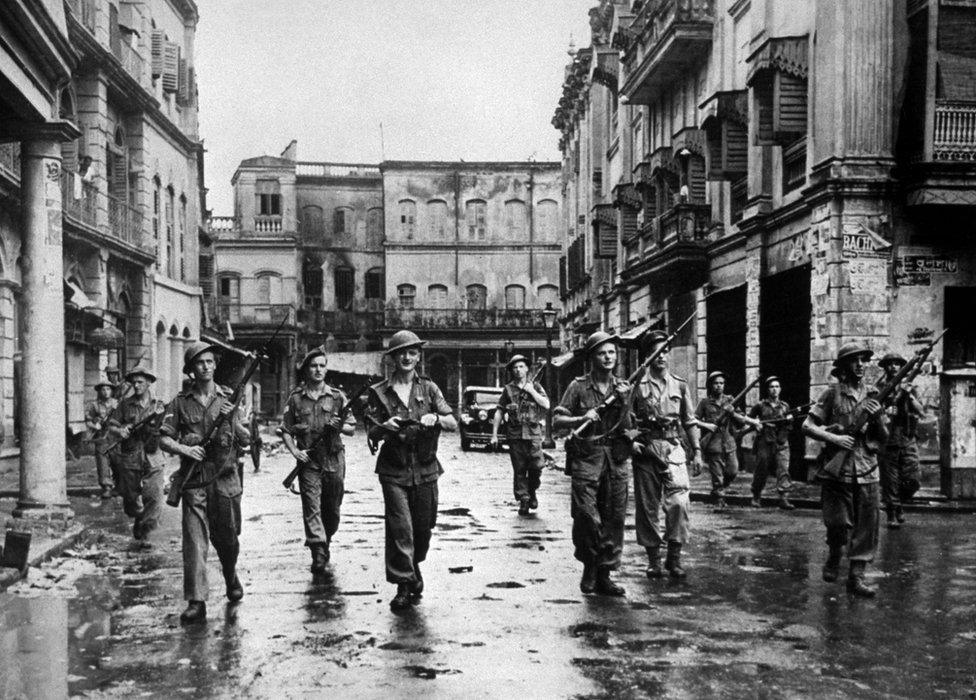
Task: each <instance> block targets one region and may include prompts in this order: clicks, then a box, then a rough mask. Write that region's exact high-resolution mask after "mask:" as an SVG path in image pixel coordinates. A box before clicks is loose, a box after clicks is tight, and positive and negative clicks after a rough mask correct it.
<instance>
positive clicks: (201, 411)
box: [160, 341, 249, 623]
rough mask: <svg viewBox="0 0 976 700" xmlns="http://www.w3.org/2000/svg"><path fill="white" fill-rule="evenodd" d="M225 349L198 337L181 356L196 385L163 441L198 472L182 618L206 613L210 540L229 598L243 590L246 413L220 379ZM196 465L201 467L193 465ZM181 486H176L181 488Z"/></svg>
mask: <svg viewBox="0 0 976 700" xmlns="http://www.w3.org/2000/svg"><path fill="white" fill-rule="evenodd" d="M219 352H220V348H219V347H218V346H215V345H211V344H209V343H206V342H202V341H196V342H194V343H192V344H191V345H190V347H188V348H187V349H186V351H185V352H184V353H183V372H184V374H187V375H190V376H191V377H192V379H193V384H192V386H191V387H190V388H189V389H188V390H184V391H182V392H180V393H179V394H178V395H177V396H176V398H174V399H173V401H172V402H171V403H170V404H169V406H168V407H167V409H166V416H165V418H164V419H163V426H162V438H161V440H160V444H161V446H162V447H163V449H164V450H166V451H167V452H171V453H173V454H176V455H179V456H180V458H181V469H182V470H183V471H184V473H188V472H189V471H190V470H191V469H192V476H191V477H190V478H189V479H188V480H187V481H186V482H185V483H183V484H182V487H183V489H184V490H183V493H182V499H181V500H182V520H183V598H184V599H185V600H186V601H187V607H186V610H184V611H183V613H182V614H181V615H180V621H181V622H184V623H190V622H198V621H200V620H203V619H204V618H205V617H206V616H207V605H206V600H207V598H208V597H209V594H210V587H209V584H208V583H207V551H208V549H209V545H208V540H209V542H210V543H212V544H213V546H214V549H215V550H216V551H217V558H218V559H219V560H220V568H221V572H222V573H223V577H224V584H225V586H226V593H227V599H228V600H229V601H231V602H232V603H233V602H237V601H239V600H240V599H241V598H243V597H244V587H243V586H242V585H241V581H240V579H239V578H238V576H237V557H238V554H239V553H240V543H239V542H238V536H239V535H240V534H241V493H242V488H241V480H240V475H239V474H238V471H237V445H236V444H235V440H238V441H240V442H245V443H246V441H247V440H248V438H249V432H248V430H247V427H246V426H245V425H243V424H242V423H241V420H240V412H239V410H238V409H237V408H236V407H235V406H234V404H233V403H231V401H230V397H231V394H232V392H231V390H230V389H228V388H227V387H224V386H220V385H218V384H216V383H215V382H214V370H215V369H216V368H217V358H218V356H219ZM220 415H225V416H227V418H226V420H225V421H224V422H223V423H222V425H221V426H220V428H219V429H218V430H217V432H216V433H215V434H214V435H213V437H212V438H211V440H210V443H209V444H207V445H203V444H202V441H203V438H204V437H205V436H206V434H207V431H208V430H209V429H210V427H211V426H212V425H213V424H214V422H215V421H217V419H218V416H220ZM194 465H195V468H194ZM175 487H176V485H175V484H174V485H171V488H175Z"/></svg>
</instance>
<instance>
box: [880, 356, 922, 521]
mask: <svg viewBox="0 0 976 700" xmlns="http://www.w3.org/2000/svg"><path fill="white" fill-rule="evenodd" d="M906 363H907V360H906V359H905V358H904V357H902V356H901V355H898V354H896V353H888V354H887V355H885V356H884V357H882V358H881V361H880V362H879V363H878V364H879V365H881V369H883V370H884V377H882V378H881V379H880V380H879V382H878V383H879V385H883V384H886V383H888V382H890V381H891V379H892V378H893V377H894V376H895V375H896V374H898V370H900V369H901V368H902V367H904V366H905V364H906ZM879 388H880V386H879ZM885 413H886V414H887V415H888V421H889V423H888V428H889V433H890V434H889V436H888V441H887V442H886V443H885V447H884V450H883V451H882V452H881V453H880V455H879V457H880V461H881V500H882V502H883V503H884V507H885V511H886V512H887V514H888V527H889V528H890V529H892V530H897V529H898V528H899V527H901V524H902V523H903V522H905V515H904V513H903V512H902V507H901V502H902V501H903V500H905V499H908V498H911V497H912V496H913V495H915V492H916V491H918V488H919V486H920V484H919V477H920V471H919V466H918V442H917V439H916V433H917V430H918V420H919V418H921V417H922V416H923V415H925V406H923V405H922V402H921V401H919V400H918V393H917V391H916V389H915V387H914V386H905V387H901V388H900V389H899V390H898V391H896V392H895V395H894V396H893V397H892V398H891V400H890V401H889V402H887V403H886V405H885Z"/></svg>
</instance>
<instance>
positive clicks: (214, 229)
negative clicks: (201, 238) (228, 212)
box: [207, 216, 238, 235]
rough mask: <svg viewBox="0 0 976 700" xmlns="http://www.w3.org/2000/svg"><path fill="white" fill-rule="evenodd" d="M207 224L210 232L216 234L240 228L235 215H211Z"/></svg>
mask: <svg viewBox="0 0 976 700" xmlns="http://www.w3.org/2000/svg"><path fill="white" fill-rule="evenodd" d="M207 226H208V229H209V231H210V233H212V234H216V235H220V234H222V233H231V232H233V231H237V230H238V226H237V219H236V218H235V217H233V216H211V217H210V220H209V221H208V222H207Z"/></svg>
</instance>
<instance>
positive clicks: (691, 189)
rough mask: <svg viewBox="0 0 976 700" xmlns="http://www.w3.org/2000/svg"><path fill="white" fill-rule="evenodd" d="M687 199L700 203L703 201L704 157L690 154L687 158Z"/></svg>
mask: <svg viewBox="0 0 976 700" xmlns="http://www.w3.org/2000/svg"><path fill="white" fill-rule="evenodd" d="M688 200H689V201H691V202H696V203H699V204H702V203H704V202H705V159H704V158H702V157H701V156H692V157H691V158H690V159H689V160H688Z"/></svg>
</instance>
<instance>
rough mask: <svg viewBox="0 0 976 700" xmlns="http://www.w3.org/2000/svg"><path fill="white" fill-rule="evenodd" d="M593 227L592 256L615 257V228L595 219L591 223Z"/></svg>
mask: <svg viewBox="0 0 976 700" xmlns="http://www.w3.org/2000/svg"><path fill="white" fill-rule="evenodd" d="M593 229H594V233H595V234H596V235H595V239H596V241H595V242H596V245H595V246H594V256H593V257H596V258H615V257H617V228H616V227H615V226H609V225H607V224H605V223H603V222H602V221H596V222H594V224H593Z"/></svg>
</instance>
